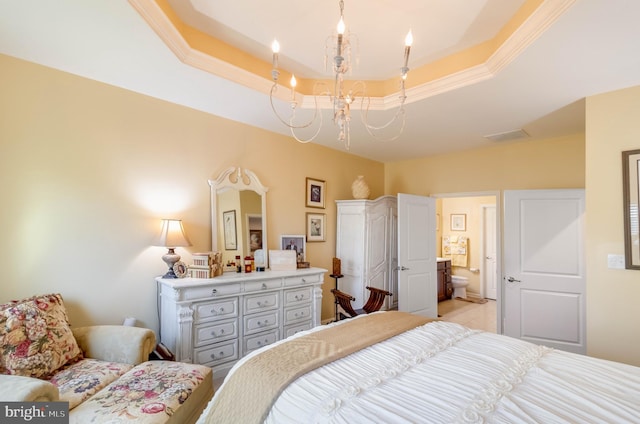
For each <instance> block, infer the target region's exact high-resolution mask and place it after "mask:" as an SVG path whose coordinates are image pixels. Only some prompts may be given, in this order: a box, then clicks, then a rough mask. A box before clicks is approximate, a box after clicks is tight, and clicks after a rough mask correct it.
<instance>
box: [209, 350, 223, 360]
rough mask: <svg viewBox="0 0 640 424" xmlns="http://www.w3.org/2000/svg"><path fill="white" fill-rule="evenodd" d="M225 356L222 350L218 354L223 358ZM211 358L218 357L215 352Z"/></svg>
mask: <svg viewBox="0 0 640 424" xmlns="http://www.w3.org/2000/svg"><path fill="white" fill-rule="evenodd" d="M223 356H224V352H223V351H220V353H219V354H218V357H219V358H222V357H223ZM211 359H216V354H215V353H212V354H211Z"/></svg>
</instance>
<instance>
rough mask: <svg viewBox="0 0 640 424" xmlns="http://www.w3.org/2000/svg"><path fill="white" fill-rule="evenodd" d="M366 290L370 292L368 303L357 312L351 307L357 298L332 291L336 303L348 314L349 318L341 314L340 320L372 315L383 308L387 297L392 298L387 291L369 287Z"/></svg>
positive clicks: (336, 290) (335, 290) (338, 291)
mask: <svg viewBox="0 0 640 424" xmlns="http://www.w3.org/2000/svg"><path fill="white" fill-rule="evenodd" d="M366 288H367V289H368V290H369V298H368V299H367V303H365V304H364V306H363V307H362V309H357V310H356V309H353V306H352V305H351V301H353V300H356V298H355V297H353V296H351V295H350V294H348V293H345V292H342V291H340V290H338V289H331V293H333V296H334V297H335V299H336V303H337V304H338V305H340V307H341V308H342V310H343V311H344V312H346V313H347V314H348V316H347V315H345V314H343V313H340V314H339V315H340V319H345V318H353V317H355V316H356V315H361V314H364V313H366V314H370V313H371V312H375V311H379V310H380V308H381V307H382V304H383V303H384V299H385V297H387V296H392V294H391V292H388V291H386V290H382V289H377V288H375V287H369V286H367V287H366Z"/></svg>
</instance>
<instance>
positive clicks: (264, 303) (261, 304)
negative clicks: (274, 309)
mask: <svg viewBox="0 0 640 424" xmlns="http://www.w3.org/2000/svg"><path fill="white" fill-rule="evenodd" d="M257 305H258V306H259V307H261V308H264V307H265V306H269V302H268V301H266V302H261V301H259V300H258V302H257Z"/></svg>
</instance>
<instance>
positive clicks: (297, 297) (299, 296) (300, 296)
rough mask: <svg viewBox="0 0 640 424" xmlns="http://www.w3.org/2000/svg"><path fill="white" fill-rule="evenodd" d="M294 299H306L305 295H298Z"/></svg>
mask: <svg viewBox="0 0 640 424" xmlns="http://www.w3.org/2000/svg"><path fill="white" fill-rule="evenodd" d="M294 298H295V299H296V300H303V299H304V295H303V294H297V295H295V296H294Z"/></svg>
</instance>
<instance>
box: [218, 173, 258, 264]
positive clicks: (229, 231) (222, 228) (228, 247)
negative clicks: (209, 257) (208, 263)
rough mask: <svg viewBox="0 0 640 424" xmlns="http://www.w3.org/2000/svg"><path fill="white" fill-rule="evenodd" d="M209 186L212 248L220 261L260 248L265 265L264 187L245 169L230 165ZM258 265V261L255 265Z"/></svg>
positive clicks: (233, 258) (252, 254) (250, 252)
mask: <svg viewBox="0 0 640 424" xmlns="http://www.w3.org/2000/svg"><path fill="white" fill-rule="evenodd" d="M209 186H210V188H211V250H212V251H214V252H218V251H219V252H222V263H223V264H225V265H226V264H227V263H229V262H232V261H234V260H235V257H236V256H240V257H241V258H243V259H244V257H245V256H254V255H255V251H256V250H259V249H262V251H263V252H265V254H264V255H263V257H264V267H265V268H266V267H267V266H268V264H267V257H268V255H267V254H266V252H267V190H268V189H267V188H266V187H265V186H263V185H262V183H261V182H260V180H259V179H258V177H257V176H256V174H254V173H253V172H251V171H250V170H248V169H241V168H235V167H231V168H228V169H226V170H225V171H223V172H222V173H221V174H220V175H219V176H218V178H217V179H215V180H209ZM256 266H258V264H256Z"/></svg>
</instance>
